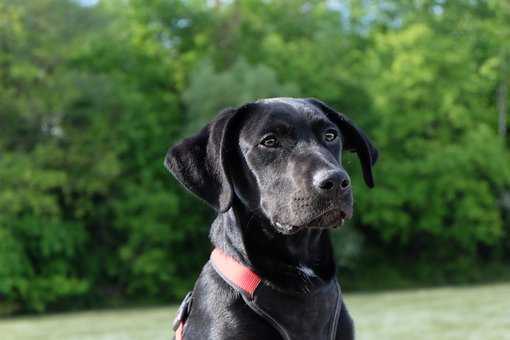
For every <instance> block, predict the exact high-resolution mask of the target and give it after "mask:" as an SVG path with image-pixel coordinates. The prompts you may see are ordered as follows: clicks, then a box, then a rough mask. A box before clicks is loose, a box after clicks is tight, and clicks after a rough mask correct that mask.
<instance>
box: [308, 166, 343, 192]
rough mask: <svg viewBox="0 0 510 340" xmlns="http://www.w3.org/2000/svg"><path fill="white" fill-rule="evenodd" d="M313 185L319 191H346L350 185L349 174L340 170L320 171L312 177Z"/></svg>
mask: <svg viewBox="0 0 510 340" xmlns="http://www.w3.org/2000/svg"><path fill="white" fill-rule="evenodd" d="M313 182H314V186H315V187H316V188H317V189H318V190H319V191H320V192H324V193H325V192H328V191H333V190H340V191H346V190H348V189H349V188H350V187H351V180H350V179H349V175H347V173H346V172H345V171H342V170H334V171H322V172H319V173H318V174H316V175H315V176H314V178H313Z"/></svg>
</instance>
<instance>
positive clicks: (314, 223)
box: [273, 209, 350, 235]
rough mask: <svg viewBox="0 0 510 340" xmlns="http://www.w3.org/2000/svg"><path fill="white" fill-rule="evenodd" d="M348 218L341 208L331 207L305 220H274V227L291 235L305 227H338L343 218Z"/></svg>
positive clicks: (343, 220) (343, 221) (341, 223)
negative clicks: (290, 221) (283, 221)
mask: <svg viewBox="0 0 510 340" xmlns="http://www.w3.org/2000/svg"><path fill="white" fill-rule="evenodd" d="M348 218H350V216H348V214H347V213H345V212H344V211H343V210H341V209H333V210H329V211H326V212H324V213H322V214H320V215H319V216H317V217H313V218H311V219H309V220H308V221H307V222H304V223H303V222H297V223H295V224H293V223H282V222H275V223H274V224H273V225H274V227H275V229H276V230H277V231H278V232H280V233H281V234H284V235H293V234H296V233H298V232H300V231H302V230H305V229H331V228H333V229H334V228H340V227H341V226H342V225H343V224H344V223H345V220H346V219H348Z"/></svg>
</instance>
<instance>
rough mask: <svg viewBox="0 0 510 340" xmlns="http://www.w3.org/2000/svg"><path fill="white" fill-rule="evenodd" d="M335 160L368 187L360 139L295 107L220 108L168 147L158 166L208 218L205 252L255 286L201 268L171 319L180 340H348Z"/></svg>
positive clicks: (283, 103)
mask: <svg viewBox="0 0 510 340" xmlns="http://www.w3.org/2000/svg"><path fill="white" fill-rule="evenodd" d="M343 150H348V151H352V152H356V153H357V155H358V157H359V159H360V162H361V166H362V169H363V177H364V179H365V182H366V183H367V185H368V186H369V187H372V186H373V177H372V166H373V165H374V163H375V161H376V159H377V151H376V149H375V148H374V146H373V145H372V143H371V142H370V141H369V139H368V138H367V136H366V135H365V134H364V133H363V132H362V131H361V130H360V129H358V128H356V127H355V126H354V125H353V124H352V123H351V122H350V121H349V120H348V119H347V118H346V117H345V116H343V115H342V114H340V113H338V112H336V111H335V110H333V109H332V108H330V107H329V106H327V105H326V104H324V103H323V102H321V101H319V100H316V99H295V98H273V99H263V100H259V101H256V102H253V103H248V104H246V105H243V106H241V107H239V108H235V109H234V108H232V109H227V110H224V111H223V112H221V113H220V114H219V115H218V116H217V117H216V119H215V120H213V121H212V122H211V123H210V124H208V125H207V126H206V127H205V128H204V129H202V130H201V131H200V132H199V133H198V134H197V135H195V136H193V137H191V138H188V139H185V140H184V141H182V142H181V143H180V144H178V145H176V146H174V147H173V148H171V149H170V151H169V152H168V154H167V156H166V160H165V165H166V167H167V168H168V169H169V170H170V172H171V173H172V174H173V175H174V176H175V177H176V178H177V180H178V181H179V182H180V183H182V184H183V185H184V186H185V187H186V188H187V189H188V190H189V191H191V192H192V193H194V194H195V195H197V196H198V197H200V198H202V199H203V200H205V201H206V202H207V203H209V204H210V205H211V206H212V207H213V208H215V209H216V210H217V211H218V217H217V218H216V220H215V221H214V223H213V224H212V227H211V231H210V238H211V241H212V243H213V245H214V247H215V248H216V249H219V251H220V253H221V256H223V258H228V261H231V262H229V263H239V266H238V267H241V269H242V270H244V271H248V272H251V271H252V272H253V273H252V274H253V275H254V276H255V277H258V278H260V279H261V282H260V283H259V284H258V286H257V287H256V290H255V293H253V292H252V293H253V294H252V295H250V294H249V293H246V289H244V290H243V289H240V288H239V286H240V284H237V282H233V281H235V280H234V279H231V277H229V276H228V275H225V273H223V272H222V269H221V268H218V266H219V265H218V264H217V265H216V266H215V265H214V261H209V262H208V263H207V264H206V265H205V266H204V268H203V270H202V273H201V274H200V277H199V278H198V280H197V282H196V285H195V288H194V290H193V295H192V298H191V300H192V303H189V302H190V299H189V298H188V299H186V300H187V301H186V303H185V304H184V305H183V306H181V310H180V313H179V316H178V319H177V321H178V322H181V329H180V330H179V331H180V332H182V329H184V332H183V334H184V335H183V338H184V339H185V340H191V339H199V340H204V339H235V340H249V339H254V340H255V339H256V340H270V339H293V340H294V339H307V340H308V339H313V340H317V339H318V340H321V339H353V338H354V327H353V322H352V320H351V317H350V316H349V313H348V311H347V309H346V307H345V304H344V303H343V300H342V297H341V294H340V290H339V288H338V287H339V286H338V285H337V281H336V275H335V274H336V272H335V262H334V259H333V252H332V246H331V242H330V235H329V228H332V227H335V226H338V225H341V224H342V223H343V221H344V219H348V218H350V217H351V216H352V206H353V198H352V191H351V182H350V178H349V175H348V174H347V172H346V171H345V170H344V169H343V167H342V165H341V163H340V159H341V153H342V151H343ZM241 288H242V287H241ZM184 322H185V323H184ZM182 326H183V327H182Z"/></svg>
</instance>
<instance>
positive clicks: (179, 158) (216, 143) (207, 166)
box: [165, 106, 246, 212]
mask: <svg viewBox="0 0 510 340" xmlns="http://www.w3.org/2000/svg"><path fill="white" fill-rule="evenodd" d="M245 110H246V106H243V107H241V108H239V109H233V108H230V109H226V110H224V111H222V112H221V113H219V114H218V116H217V117H216V118H215V119H214V120H213V121H211V122H210V123H209V124H207V126H205V127H204V128H203V129H202V130H200V131H199V132H198V133H197V134H196V135H194V136H192V137H190V138H186V139H184V140H183V141H182V142H180V143H179V144H176V145H174V146H173V147H171V148H170V150H168V153H167V154H166V157H165V166H166V168H167V169H168V170H169V171H170V173H172V174H173V175H174V176H175V178H176V179H177V180H178V181H179V182H180V183H181V184H182V185H184V187H185V188H186V189H188V190H189V191H190V192H192V193H193V194H195V195H196V196H198V197H199V198H201V199H203V200H204V201H206V202H207V203H208V204H209V205H211V206H212V207H213V208H214V209H216V210H218V211H219V212H225V211H227V210H228V209H229V208H230V207H231V205H232V200H233V195H234V192H233V189H232V184H231V181H230V175H229V173H228V161H227V160H228V158H229V157H230V156H229V155H230V154H231V153H232V152H233V151H234V150H235V149H236V147H235V145H234V143H235V141H234V140H233V138H232V133H231V132H229V130H232V125H233V123H234V120H235V119H236V117H237V116H239V115H241V113H242V112H244V111H245Z"/></svg>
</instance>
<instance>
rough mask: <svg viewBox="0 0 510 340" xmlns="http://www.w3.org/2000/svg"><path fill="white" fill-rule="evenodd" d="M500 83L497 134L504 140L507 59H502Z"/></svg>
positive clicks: (506, 106) (506, 104)
mask: <svg viewBox="0 0 510 340" xmlns="http://www.w3.org/2000/svg"><path fill="white" fill-rule="evenodd" d="M501 71H502V72H501V82H500V83H499V88H498V111H499V120H498V125H499V134H500V135H501V137H502V138H503V140H506V135H507V121H506V116H507V111H508V74H507V73H508V62H507V58H506V57H505V58H504V59H503V64H502V66H501Z"/></svg>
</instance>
